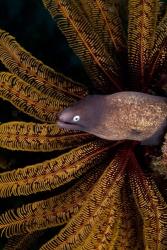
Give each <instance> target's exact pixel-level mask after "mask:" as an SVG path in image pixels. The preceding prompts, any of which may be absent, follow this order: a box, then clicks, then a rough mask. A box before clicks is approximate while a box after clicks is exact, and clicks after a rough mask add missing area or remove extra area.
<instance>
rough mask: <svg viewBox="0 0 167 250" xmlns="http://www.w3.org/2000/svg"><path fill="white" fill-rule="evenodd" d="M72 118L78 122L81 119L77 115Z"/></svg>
mask: <svg viewBox="0 0 167 250" xmlns="http://www.w3.org/2000/svg"><path fill="white" fill-rule="evenodd" d="M72 120H73V122H78V121H79V120H80V116H79V115H75V116H74V117H73V119H72Z"/></svg>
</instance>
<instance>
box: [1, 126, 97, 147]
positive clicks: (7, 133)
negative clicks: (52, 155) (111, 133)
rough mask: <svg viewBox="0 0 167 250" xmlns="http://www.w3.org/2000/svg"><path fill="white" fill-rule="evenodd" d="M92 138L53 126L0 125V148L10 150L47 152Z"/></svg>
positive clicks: (82, 133) (85, 134) (75, 144)
mask: <svg viewBox="0 0 167 250" xmlns="http://www.w3.org/2000/svg"><path fill="white" fill-rule="evenodd" d="M92 137H93V136H91V135H89V134H87V133H84V132H75V131H72V130H71V131H70V130H68V131H67V130H65V129H60V128H58V127H57V126H56V125H55V124H46V123H45V124H39V123H32V122H7V123H3V124H0V147H1V148H7V149H10V150H22V151H34V152H49V151H54V150H63V149H67V148H72V147H74V146H77V145H80V144H83V143H84V142H86V141H88V140H90V139H91V138H92Z"/></svg>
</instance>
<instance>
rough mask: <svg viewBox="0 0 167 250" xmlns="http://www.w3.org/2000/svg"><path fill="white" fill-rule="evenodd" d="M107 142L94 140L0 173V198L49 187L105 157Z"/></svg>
mask: <svg viewBox="0 0 167 250" xmlns="http://www.w3.org/2000/svg"><path fill="white" fill-rule="evenodd" d="M110 147H111V145H109V143H108V142H104V141H102V140H99V141H98V140H94V141H92V142H89V143H86V144H84V145H82V146H79V147H77V148H75V149H72V150H71V151H69V152H67V153H65V154H63V155H61V156H59V157H57V158H54V159H51V160H47V161H44V162H42V163H38V164H35V165H32V166H27V167H25V168H19V169H16V170H13V171H9V172H4V173H2V174H0V197H8V196H12V195H15V196H17V195H29V194H32V193H37V192H41V191H46V190H52V189H55V188H56V187H59V186H62V185H64V184H66V183H68V182H70V181H71V180H74V179H76V178H78V177H79V176H81V175H82V174H83V173H85V172H86V171H87V170H88V169H90V168H91V167H93V166H95V165H96V164H100V163H101V162H102V161H103V160H105V159H106V158H107V157H108V149H109V148H110Z"/></svg>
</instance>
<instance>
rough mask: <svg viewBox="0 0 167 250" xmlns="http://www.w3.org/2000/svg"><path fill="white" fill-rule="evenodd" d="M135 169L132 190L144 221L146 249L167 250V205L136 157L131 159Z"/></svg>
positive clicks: (132, 171)
mask: <svg viewBox="0 0 167 250" xmlns="http://www.w3.org/2000/svg"><path fill="white" fill-rule="evenodd" d="M131 161H132V162H135V163H136V164H133V167H132V168H131V171H130V173H129V179H130V184H131V189H132V192H133V195H134V198H135V201H136V205H137V207H138V210H139V212H140V214H141V217H142V220H143V240H144V246H145V249H166V247H167V238H166V235H167V204H166V202H165V201H164V199H163V197H162V195H161V194H160V192H159V190H158V188H157V187H156V184H155V182H154V181H153V180H152V179H151V177H146V176H145V175H144V173H143V172H142V170H141V169H140V166H139V165H138V163H137V161H136V158H135V155H134V154H133V155H132V158H131Z"/></svg>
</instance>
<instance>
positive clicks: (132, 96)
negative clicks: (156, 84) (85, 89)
mask: <svg viewBox="0 0 167 250" xmlns="http://www.w3.org/2000/svg"><path fill="white" fill-rule="evenodd" d="M76 115H79V116H80V120H79V121H76V122H75V121H73V117H74V116H76ZM58 125H59V126H60V127H63V128H67V129H74V130H81V131H86V132H88V133H91V134H93V135H96V136H98V137H100V138H104V139H107V140H125V139H128V140H136V141H141V142H142V144H152V145H155V144H158V143H159V141H160V140H161V138H162V136H163V134H164V132H165V129H166V127H167V98H165V97H159V96H152V95H148V94H144V93H140V92H130V91H129V92H118V93H115V94H112V95H92V96H87V97H85V98H84V99H82V100H81V101H79V102H77V103H76V104H74V105H73V106H72V107H69V108H67V109H65V110H64V111H63V112H62V113H61V114H60V116H59V122H58Z"/></svg>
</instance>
